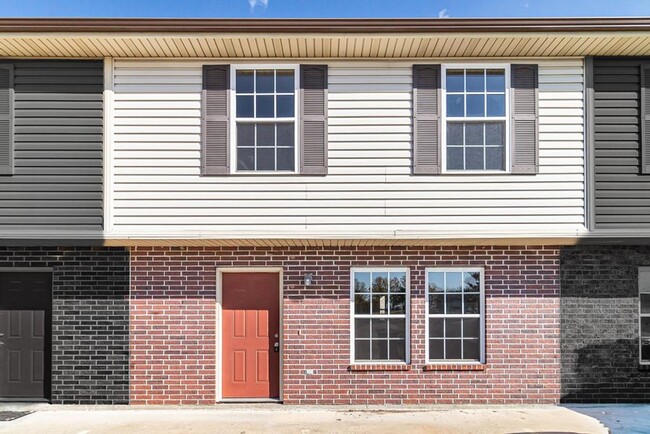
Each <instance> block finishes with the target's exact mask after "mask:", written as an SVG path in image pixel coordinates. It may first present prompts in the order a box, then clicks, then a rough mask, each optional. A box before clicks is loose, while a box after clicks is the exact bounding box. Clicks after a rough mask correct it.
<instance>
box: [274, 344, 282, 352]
mask: <svg viewBox="0 0 650 434" xmlns="http://www.w3.org/2000/svg"><path fill="white" fill-rule="evenodd" d="M273 351H275V352H276V353H277V352H279V351H280V343H279V342H276V343H274V344H273Z"/></svg>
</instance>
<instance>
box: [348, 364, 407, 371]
mask: <svg viewBox="0 0 650 434" xmlns="http://www.w3.org/2000/svg"><path fill="white" fill-rule="evenodd" d="M348 370H349V371H351V372H365V371H410V370H411V365H406V364H395V365H388V364H386V365H382V364H378V365H371V364H364V365H350V367H349V368H348Z"/></svg>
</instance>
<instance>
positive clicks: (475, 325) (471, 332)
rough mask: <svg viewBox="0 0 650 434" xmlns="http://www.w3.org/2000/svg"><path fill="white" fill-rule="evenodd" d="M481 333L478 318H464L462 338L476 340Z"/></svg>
mask: <svg viewBox="0 0 650 434" xmlns="http://www.w3.org/2000/svg"><path fill="white" fill-rule="evenodd" d="M480 332H481V319H480V318H464V319H463V337H466V338H476V339H478V338H479V336H480Z"/></svg>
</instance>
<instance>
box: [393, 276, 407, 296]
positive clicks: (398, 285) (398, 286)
mask: <svg viewBox="0 0 650 434" xmlns="http://www.w3.org/2000/svg"><path fill="white" fill-rule="evenodd" d="M390 292H406V273H390Z"/></svg>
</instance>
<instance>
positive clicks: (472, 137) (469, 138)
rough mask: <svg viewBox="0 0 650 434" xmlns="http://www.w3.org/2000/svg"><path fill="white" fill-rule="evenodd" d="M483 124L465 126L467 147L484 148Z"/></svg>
mask: <svg viewBox="0 0 650 434" xmlns="http://www.w3.org/2000/svg"><path fill="white" fill-rule="evenodd" d="M483 126H484V124H483V123H467V124H465V145H467V146H482V145H483Z"/></svg>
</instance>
